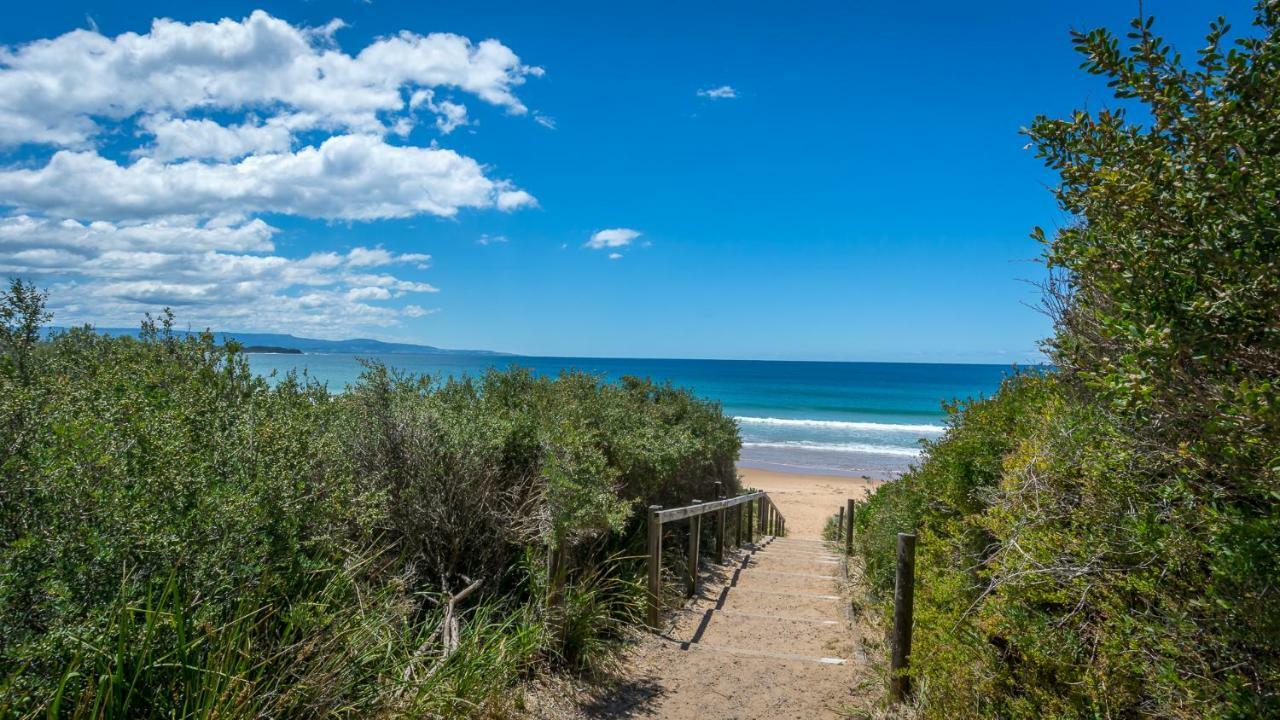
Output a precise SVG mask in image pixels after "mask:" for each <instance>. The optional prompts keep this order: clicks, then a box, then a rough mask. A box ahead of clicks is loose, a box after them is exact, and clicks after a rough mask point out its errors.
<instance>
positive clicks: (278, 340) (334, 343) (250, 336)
mask: <svg viewBox="0 0 1280 720" xmlns="http://www.w3.org/2000/svg"><path fill="white" fill-rule="evenodd" d="M64 329H65V328H56V327H53V328H46V330H45V332H46V333H48V332H54V331H58V330H64ZM94 330H96V331H97V332H100V333H102V334H104V335H111V336H113V337H122V336H128V337H137V336H138V332H139V330H138V328H94ZM174 332H175V333H176V334H179V335H198V334H199V333H200V331H199V330H175V331H174ZM211 332H212V333H213V336H214V337H216V338H217V339H218V340H220V341H222V342H224V343H225V342H227V341H234V342H238V343H240V345H241V346H242V348H243V350H244V352H249V353H290V354H293V353H340V354H347V355H395V354H406V355H407V354H419V355H423V354H434V355H492V356H495V357H503V356H509V355H511V353H504V352H497V351H494V350H455V349H450V348H439V347H435V346H432V345H415V344H412V343H395V342H383V341H382V340H373V339H370V338H352V339H349V340H323V339H320V338H305V337H297V336H295V335H287V334H284V333H253V332H237V331H230V330H213V331H211Z"/></svg>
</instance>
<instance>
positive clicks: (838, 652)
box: [535, 469, 882, 720]
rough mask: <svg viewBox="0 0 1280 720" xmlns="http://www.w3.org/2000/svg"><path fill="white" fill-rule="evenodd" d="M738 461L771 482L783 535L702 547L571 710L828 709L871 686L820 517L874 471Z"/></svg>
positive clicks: (758, 482)
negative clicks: (805, 469)
mask: <svg viewBox="0 0 1280 720" xmlns="http://www.w3.org/2000/svg"><path fill="white" fill-rule="evenodd" d="M740 473H741V475H742V476H743V486H744V487H752V488H757V489H760V490H765V491H767V492H768V493H769V494H770V497H771V498H772V499H773V501H774V502H775V503H776V504H777V506H778V508H779V509H780V510H781V511H782V513H783V514H784V515H785V516H786V518H787V526H788V530H789V534H788V537H782V538H772V537H764V538H757V540H756V542H755V543H753V544H750V545H745V546H744V547H742V548H740V549H734V550H731V551H730V552H729V553H728V554H727V556H726V558H725V564H724V565H717V564H715V563H714V562H712V558H711V557H710V556H709V555H704V557H703V561H702V567H701V572H700V577H701V582H700V586H699V591H698V594H697V595H696V596H695V597H694V598H691V599H690V600H689V601H688V602H687V603H686V604H685V605H684V607H683V608H680V609H678V610H676V611H674V612H671V613H668V615H667V616H666V618H665V624H664V629H663V631H662V632H661V633H647V634H644V635H643V636H642V637H641V638H640V640H639V641H638V642H637V644H636V646H635V647H634V648H632V650H631V651H630V652H629V653H628V655H627V658H626V660H625V664H624V667H623V671H622V673H621V677H620V678H618V681H617V682H616V683H615V684H614V685H613V686H612V687H610V688H609V689H608V690H607V691H604V692H601V693H599V694H597V695H596V696H595V697H593V698H592V699H591V700H590V701H588V702H580V703H579V705H578V707H577V708H576V711H575V712H574V713H573V716H575V717H578V718H665V719H668V720H693V719H694V718H698V719H699V720H717V719H721V718H724V719H732V720H749V719H755V718H760V719H763V718H779V719H784V718H795V719H796V720H801V719H804V720H808V719H810V718H839V717H847V716H849V714H850V712H852V711H854V710H857V709H865V708H868V707H870V706H871V704H873V703H874V702H875V699H876V698H878V697H879V696H880V694H881V692H882V691H881V688H880V678H879V673H878V671H876V670H874V669H873V668H872V667H871V666H870V665H869V663H868V662H867V655H866V649H865V646H864V642H863V638H862V634H863V633H864V632H866V631H865V628H863V627H861V625H860V624H859V623H855V622H854V621H853V618H851V616H850V612H849V600H848V597H847V589H846V587H845V580H844V567H843V559H842V558H841V556H840V555H839V553H838V551H837V550H836V549H835V548H833V547H832V546H830V545H828V544H827V543H824V542H823V541H822V540H821V531H822V527H823V525H824V524H825V522H826V520H827V518H828V517H830V515H831V514H832V513H834V512H835V511H836V510H837V508H839V507H840V506H841V505H842V504H843V503H844V501H845V499H846V498H850V497H852V498H857V499H861V498H862V497H864V496H865V494H866V493H867V492H868V491H869V490H870V489H871V488H874V487H875V485H876V483H875V481H871V480H866V479H864V478H845V477H824V476H803V475H789V474H785V473H777V472H767V471H761V470H750V469H743V470H740ZM873 644H874V643H873ZM535 712H536V710H535ZM542 716H544V717H565V715H563V714H561V713H550V712H547V713H544V714H542Z"/></svg>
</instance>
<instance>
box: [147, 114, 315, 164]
mask: <svg viewBox="0 0 1280 720" xmlns="http://www.w3.org/2000/svg"><path fill="white" fill-rule="evenodd" d="M140 125H141V127H142V128H144V129H145V130H146V131H147V132H148V133H150V134H151V136H152V137H153V138H154V140H153V142H152V144H151V145H148V146H144V147H140V148H138V149H137V150H135V151H134V153H133V154H134V155H135V156H147V157H152V158H155V159H156V160H162V161H169V160H184V159H187V158H210V159H213V160H231V159H234V158H240V157H244V156H245V155H254V154H257V153H279V152H288V150H289V147H290V145H291V143H292V137H293V135H292V132H291V130H290V128H289V127H288V123H287V122H282V121H274V122H271V123H269V124H266V125H255V124H250V123H244V124H240V125H230V126H226V125H219V124H218V123H216V122H213V121H212V120H206V119H200V120H187V119H183V118H172V117H168V116H161V115H153V116H149V117H146V118H144V119H143V120H142V121H141V122H140Z"/></svg>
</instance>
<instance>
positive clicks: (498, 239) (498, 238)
mask: <svg viewBox="0 0 1280 720" xmlns="http://www.w3.org/2000/svg"><path fill="white" fill-rule="evenodd" d="M505 242H507V236H506V235H490V234H488V233H484V234H482V235H481V236H480V239H479V240H476V243H477V244H479V245H497V244H499V243H505Z"/></svg>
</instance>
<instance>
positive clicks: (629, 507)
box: [0, 281, 739, 717]
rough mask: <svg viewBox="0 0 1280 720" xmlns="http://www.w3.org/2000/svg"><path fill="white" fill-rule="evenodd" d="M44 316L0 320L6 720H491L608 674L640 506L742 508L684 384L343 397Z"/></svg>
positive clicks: (161, 328)
mask: <svg viewBox="0 0 1280 720" xmlns="http://www.w3.org/2000/svg"><path fill="white" fill-rule="evenodd" d="M42 308H43V298H42V297H41V296H40V295H39V294H38V293H36V292H35V291H34V289H32V288H31V287H30V286H27V285H25V284H22V283H20V282H17V281H15V282H14V283H13V284H12V286H11V287H10V289H9V291H8V292H7V293H5V294H4V295H3V297H2V298H0V321H2V322H0V447H3V448H4V453H3V455H2V456H0V521H3V522H0V717H6V716H17V717H25V716H30V715H34V714H37V713H39V714H44V713H49V714H51V715H53V716H57V715H66V716H69V717H79V716H90V715H91V716H95V717H125V716H127V717H162V716H163V717H213V716H218V717H249V716H260V715H269V716H277V717H278V716H295V715H298V716H315V715H342V716H351V717H364V716H368V715H379V714H381V715H385V714H392V715H400V714H408V715H415V716H416V715H426V716H464V715H474V714H480V713H482V712H488V711H490V710H492V709H493V708H494V707H496V705H495V703H497V704H500V703H502V702H505V701H504V700H503V699H502V696H503V695H504V690H506V689H507V688H509V687H510V686H511V685H512V684H513V683H514V682H517V681H518V680H519V679H520V678H521V677H523V676H524V674H525V673H527V672H529V671H530V669H531V668H533V667H535V666H538V665H547V664H551V665H561V666H563V667H566V668H569V669H572V670H574V671H580V672H591V671H592V669H593V668H594V667H597V666H599V665H600V664H601V663H603V662H605V657H606V655H607V653H603V652H600V649H601V648H603V647H606V646H608V645H609V644H610V643H611V642H612V640H613V639H615V638H616V637H617V636H618V635H619V634H620V630H619V623H623V622H626V621H627V620H628V619H630V618H631V617H632V615H633V610H634V607H633V606H634V601H635V597H636V587H637V585H636V584H635V578H636V577H638V573H639V570H638V566H637V565H636V564H635V563H627V562H619V561H610V560H609V558H610V557H614V556H617V555H619V553H622V554H623V555H625V554H626V553H627V551H635V550H637V549H638V548H639V543H640V542H641V537H640V534H639V533H637V532H636V531H635V530H636V528H637V527H639V525H640V521H641V516H640V514H639V513H637V512H635V510H636V509H637V508H638V507H642V506H643V505H646V504H649V503H662V504H675V503H678V502H683V501H686V500H688V499H689V498H691V497H695V496H702V497H709V496H710V493H711V488H712V487H713V483H715V482H717V481H720V482H723V483H724V484H725V485H726V487H728V488H729V489H730V490H731V491H732V490H736V476H735V474H734V472H733V462H734V460H735V459H736V455H737V451H738V445H739V441H738V435H737V428H736V426H735V425H734V423H733V421H732V419H730V418H727V417H725V416H724V415H723V413H722V412H721V411H720V408H719V407H718V406H716V405H714V404H711V403H707V402H704V401H701V400H698V399H697V398H695V397H694V396H693V395H691V394H690V393H688V392H687V391H683V390H678V389H675V388H671V387H668V386H662V385H655V384H653V383H650V382H648V381H644V380H639V379H627V380H625V381H623V382H620V383H617V384H610V383H604V382H601V381H600V379H599V378H596V377H593V376H589V375H585V374H580V373H566V374H564V375H562V376H560V377H558V378H541V377H536V376H534V375H532V374H531V373H529V372H527V371H523V370H519V369H514V368H513V369H512V370H509V371H506V372H496V371H495V372H490V373H487V374H485V375H483V376H481V377H477V378H466V379H453V380H443V381H439V380H435V379H432V378H420V377H410V376H403V375H400V374H397V373H395V372H393V371H391V370H388V369H387V368H384V367H381V366H378V365H376V364H371V365H370V366H369V367H368V369H367V372H366V373H365V374H364V376H363V377H362V378H361V380H360V382H359V383H357V384H356V385H355V386H354V387H353V388H351V389H350V390H349V391H347V392H344V393H341V394H336V395H335V394H331V393H330V392H328V390H327V389H326V388H325V387H324V386H323V385H321V384H319V383H316V382H314V381H313V380H311V379H309V378H307V377H305V376H301V377H299V376H293V375H291V376H288V377H284V378H281V379H279V381H278V382H276V383H275V384H274V385H272V384H269V383H267V382H266V381H264V380H263V379H261V378H259V377H256V376H254V375H253V374H252V373H251V372H250V371H249V369H248V365H247V364H246V362H245V359H244V357H243V356H242V355H241V354H240V353H239V351H238V348H237V347H236V346H235V345H234V343H232V344H229V345H227V346H223V345H220V344H217V343H215V342H214V340H213V338H212V337H211V336H209V335H207V334H206V335H197V336H188V335H187V334H185V333H183V334H179V333H174V332H172V331H171V329H170V328H171V325H172V319H171V318H170V317H168V316H166V317H164V318H161V319H160V320H159V321H151V320H148V321H147V322H146V323H145V324H144V326H143V332H142V333H141V335H140V337H139V338H137V339H134V338H128V337H105V336H102V335H99V334H97V333H94V332H93V331H92V330H91V329H88V328H81V329H76V330H71V331H68V332H62V333H58V334H55V335H53V336H52V337H50V338H49V339H48V340H47V341H40V340H39V335H38V328H39V326H40V324H41V322H43V321H45V320H46V319H47V316H46V315H45V314H44V312H43V309H42ZM560 548H563V550H562V551H561V552H563V554H564V556H565V557H566V558H568V560H569V562H568V564H567V565H566V566H565V567H564V568H562V572H561V573H560V576H559V583H558V586H559V587H561V588H563V589H562V590H557V592H559V593H562V594H563V597H564V598H565V603H564V605H565V607H564V609H563V610H559V611H557V612H555V613H548V612H547V607H546V595H547V593H548V592H549V590H548V588H547V583H546V578H545V574H546V564H545V562H542V561H541V559H545V558H546V557H547V556H548V555H549V554H550V553H549V550H550V549H560ZM530 557H532V558H534V559H535V562H530V561H529V560H528V558H530ZM473 584H476V585H477V587H478V589H477V590H475V591H474V592H473V593H472V594H470V595H468V596H467V598H466V599H465V600H463V601H462V604H461V605H460V606H459V607H458V608H457V613H456V614H454V615H452V616H451V617H452V618H453V621H456V623H454V622H453V621H450V620H448V619H447V616H448V613H447V612H446V608H448V607H449V606H450V598H451V597H452V596H454V595H456V594H459V593H461V592H462V591H463V588H465V587H469V586H471V585H473ZM552 628H555V631H554V632H553V631H552Z"/></svg>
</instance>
